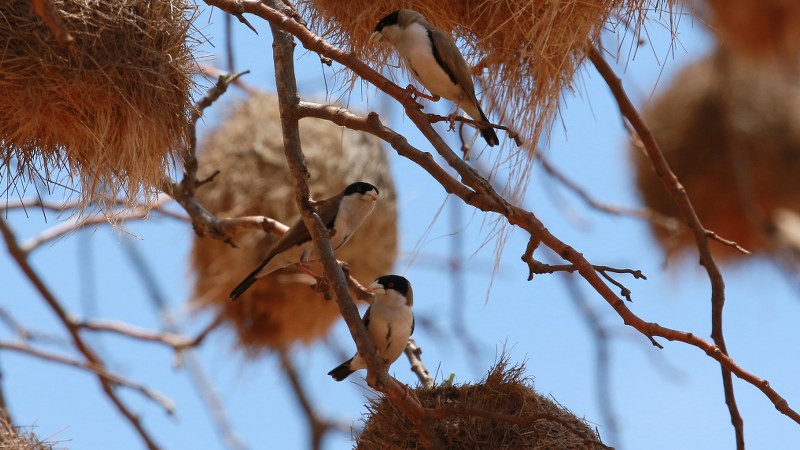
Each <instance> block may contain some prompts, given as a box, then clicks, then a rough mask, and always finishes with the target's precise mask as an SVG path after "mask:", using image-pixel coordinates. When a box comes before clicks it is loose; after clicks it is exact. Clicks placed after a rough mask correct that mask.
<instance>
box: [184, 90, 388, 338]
mask: <svg viewBox="0 0 800 450" xmlns="http://www.w3.org/2000/svg"><path fill="white" fill-rule="evenodd" d="M300 136H301V142H302V145H303V152H304V153H305V156H306V164H307V165H308V169H309V172H310V174H311V179H310V180H309V186H310V188H311V191H312V195H314V198H316V199H322V198H325V197H328V196H331V195H334V194H336V193H338V192H339V191H341V190H342V189H344V187H345V186H347V185H348V184H349V183H351V182H353V181H359V180H363V181H367V182H370V183H372V184H374V185H375V186H377V187H378V189H379V190H380V193H381V199H380V200H379V201H378V203H377V205H376V207H375V211H374V212H373V213H372V215H370V216H369V217H368V218H367V219H366V220H365V221H364V224H363V225H362V226H361V228H360V229H359V231H358V233H356V235H355V236H354V237H353V239H352V240H351V241H350V242H348V244H347V245H346V246H345V247H343V248H342V249H341V250H339V251H337V252H336V256H337V258H338V259H339V260H343V261H347V262H348V263H349V264H350V269H351V273H352V275H353V276H354V277H357V278H358V279H359V280H361V281H362V282H364V283H367V282H371V281H372V280H373V279H375V278H377V277H378V276H381V275H385V274H386V273H390V272H391V268H392V266H393V264H394V261H395V258H396V256H397V210H396V205H395V202H396V200H395V193H394V183H393V182H392V178H391V175H390V174H389V164H388V160H387V157H386V154H385V152H384V150H383V149H382V147H381V145H380V143H379V142H378V141H377V140H376V139H374V138H372V137H370V136H367V135H365V134H362V133H358V132H355V131H352V130H347V129H342V128H340V127H338V126H336V125H334V124H332V123H330V122H328V121H324V120H318V119H303V120H302V121H301V122H300ZM201 147H202V151H201V152H200V155H199V163H200V176H201V177H204V176H207V175H210V174H211V173H213V172H214V171H216V170H219V171H220V174H219V175H218V176H217V177H216V178H214V181H213V182H212V183H210V184H209V185H207V186H203V187H202V188H200V189H199V190H198V191H197V198H198V199H199V200H200V201H201V202H202V203H203V205H205V206H206V207H207V208H208V209H209V210H210V211H211V212H212V213H214V214H216V215H218V216H220V217H236V216H252V215H263V216H268V217H272V218H274V219H277V220H279V221H281V222H283V223H285V224H287V225H291V224H292V223H294V221H295V220H297V219H298V218H299V214H298V213H297V209H296V206H295V195H294V190H293V189H292V183H291V178H290V176H289V171H288V168H287V165H286V160H285V158H284V153H283V138H282V134H281V125H280V119H279V115H278V104H277V100H276V99H275V97H274V96H272V95H256V96H253V97H252V98H250V99H249V100H247V101H246V102H244V103H242V104H240V105H238V106H237V107H236V108H235V109H234V110H233V111H232V112H231V113H230V115H229V116H228V117H227V118H226V119H225V120H224V121H223V123H222V125H221V126H220V127H219V128H217V129H216V130H215V131H214V132H213V133H212V134H211V135H210V136H209V137H208V139H206V140H205V141H204V142H203V143H202V146H201ZM276 239H277V238H276V237H275V236H271V235H265V234H264V233H263V232H253V233H249V234H246V235H242V236H240V237H237V238H236V239H235V241H236V243H237V245H238V246H239V248H238V249H234V248H231V247H230V246H228V245H226V244H224V243H222V242H220V241H217V240H214V239H207V238H195V242H194V248H193V250H192V255H191V259H192V266H193V268H194V271H195V274H196V282H195V286H194V294H193V296H194V301H196V302H198V303H200V304H201V305H202V306H204V307H207V308H213V309H215V310H217V311H218V312H219V313H220V314H221V315H222V316H223V318H224V319H225V323H226V324H228V325H230V326H231V327H233V328H234V329H235V331H236V333H237V335H238V343H239V344H240V345H241V346H242V347H243V348H245V349H247V350H250V351H251V352H257V351H259V350H265V349H269V348H278V347H282V346H285V345H288V344H291V343H293V342H294V341H301V342H304V343H310V342H311V341H313V340H315V339H318V338H320V337H322V336H324V335H325V334H327V332H328V330H329V329H330V327H331V325H332V324H333V323H334V322H335V321H336V320H337V319H338V318H339V309H338V307H337V306H336V302H335V301H330V300H325V299H324V298H323V296H322V294H319V293H317V292H315V291H313V290H312V289H311V288H310V287H309V286H308V284H304V283H300V282H298V276H297V273H296V270H293V269H291V268H289V269H283V270H280V271H278V272H275V273H273V274H271V275H268V276H266V277H264V278H262V279H260V280H258V281H257V282H256V283H255V284H254V285H253V286H252V287H251V288H250V289H249V290H248V291H247V292H245V293H244V294H243V295H242V296H241V297H240V298H239V299H238V300H237V301H236V302H231V301H230V299H229V298H228V293H229V292H230V291H231V289H233V288H234V287H235V286H236V285H237V284H238V283H239V282H240V281H241V280H242V279H243V278H244V277H245V276H246V275H247V274H248V273H250V271H251V270H253V268H255V267H256V265H258V263H259V262H261V259H262V258H263V256H264V254H265V253H266V250H267V249H268V248H269V246H270V245H272V243H273V242H275V240H276Z"/></svg>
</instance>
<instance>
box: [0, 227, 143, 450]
mask: <svg viewBox="0 0 800 450" xmlns="http://www.w3.org/2000/svg"><path fill="white" fill-rule="evenodd" d="M0 234H2V235H3V238H4V239H5V241H6V246H7V247H8V252H9V254H10V255H11V257H12V258H13V259H14V260H15V261H16V263H17V265H18V266H19V268H20V270H22V272H23V273H24V274H25V276H26V277H27V278H28V280H30V282H31V283H32V284H33V286H34V287H35V288H36V290H37V291H38V292H39V294H40V295H41V297H42V298H43V299H44V300H45V302H46V303H47V305H48V306H49V307H50V309H51V310H53V312H54V313H55V314H56V316H57V317H58V319H59V321H60V322H61V324H62V325H64V327H65V328H66V329H67V332H68V333H69V335H70V337H71V339H72V342H73V344H74V345H75V348H77V349H78V351H79V352H80V353H82V354H83V356H84V357H85V358H86V361H87V363H88V364H90V365H91V366H92V367H96V368H97V369H98V370H105V364H104V363H103V361H102V360H101V359H100V357H99V356H97V354H96V353H95V352H94V350H92V348H91V347H89V346H88V344H86V343H85V342H84V340H83V338H82V337H81V335H80V330H79V328H78V327H77V326H75V325H74V324H73V323H72V321H71V320H70V315H69V314H68V313H67V311H66V310H65V309H64V307H63V306H61V303H59V301H58V300H57V299H56V298H55V296H54V295H53V294H52V293H51V292H50V290H49V289H48V288H47V286H45V284H44V281H42V279H41V278H39V276H38V275H37V274H36V272H35V271H34V270H33V268H32V267H31V266H30V264H29V263H28V255H27V254H26V253H25V252H24V251H23V250H22V249H21V248H20V247H19V244H18V243H17V240H16V236H15V235H14V233H13V231H11V228H9V227H8V225H7V224H6V221H5V220H4V219H2V218H0ZM97 378H98V381H99V382H100V385H101V387H102V388H103V392H105V394H106V396H107V397H108V398H109V399H110V400H111V402H112V403H113V404H114V405H115V406H116V407H117V410H119V412H120V413H122V415H123V416H124V417H125V418H126V419H127V420H128V422H130V423H131V425H133V427H134V429H136V431H137V432H138V433H139V436H140V437H141V438H142V440H143V441H144V443H145V445H146V446H147V447H148V448H149V449H151V450H157V449H158V448H159V447H158V445H156V443H155V441H154V440H153V439H152V438H151V437H150V435H149V434H148V433H147V431H146V430H145V429H144V426H143V425H142V423H141V420H140V419H139V416H138V415H136V414H134V413H133V412H132V411H131V410H129V409H128V407H127V406H126V405H125V404H124V403H123V402H122V400H121V399H120V398H119V397H118V396H117V393H116V392H115V390H114V385H113V384H112V383H111V382H110V381H109V380H108V379H106V378H104V377H103V376H101V375H98V376H97Z"/></svg>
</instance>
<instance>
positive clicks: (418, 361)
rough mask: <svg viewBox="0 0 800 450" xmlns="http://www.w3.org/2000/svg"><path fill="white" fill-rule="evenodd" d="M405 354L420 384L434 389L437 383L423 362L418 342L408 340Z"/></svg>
mask: <svg viewBox="0 0 800 450" xmlns="http://www.w3.org/2000/svg"><path fill="white" fill-rule="evenodd" d="M404 353H405V354H406V358H408V362H409V363H410V364H411V371H412V372H414V373H415V374H416V375H417V378H419V381H420V383H422V385H423V386H424V387H426V388H432V387H433V385H434V384H435V383H436V382H435V380H434V379H433V377H432V376H431V373H430V372H428V369H427V368H426V367H425V363H423V362H422V349H421V348H419V346H417V341H415V340H414V338H413V337H412V338H409V339H408V344H406V349H405V350H404Z"/></svg>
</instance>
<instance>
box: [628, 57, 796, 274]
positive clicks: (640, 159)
mask: <svg viewBox="0 0 800 450" xmlns="http://www.w3.org/2000/svg"><path fill="white" fill-rule="evenodd" d="M799 88H800V80H797V79H794V80H787V79H786V78H784V77H783V75H782V74H779V73H772V72H767V71H764V70H757V69H755V68H752V67H751V66H749V65H745V64H742V63H740V62H738V61H737V60H734V59H732V58H731V57H730V56H729V55H727V54H726V53H724V52H722V51H718V52H717V53H716V54H715V55H712V56H711V57H707V58H705V59H703V60H701V61H698V62H697V63H695V64H693V65H691V66H689V67H687V68H685V69H684V70H683V72H682V73H681V74H680V75H679V76H678V77H677V78H676V79H675V81H674V82H673V83H672V85H671V86H670V87H669V88H668V89H666V90H665V91H664V92H663V93H662V94H661V95H660V96H659V98H657V99H656V100H655V101H654V102H653V104H652V105H651V106H650V107H649V108H647V109H646V110H645V113H644V116H645V120H646V121H647V123H648V124H649V125H650V127H651V129H652V131H653V135H654V136H655V138H656V141H657V142H658V144H659V146H660V147H661V150H662V152H663V153H664V156H665V158H666V159H667V161H668V162H669V165H670V167H671V168H672V170H673V171H674V172H675V174H676V175H677V176H678V179H679V180H680V181H681V183H683V185H684V187H685V188H686V191H687V193H688V195H689V199H690V200H691V201H692V203H693V205H694V207H695V209H696V211H697V214H698V216H699V217H700V220H701V221H702V223H703V225H704V226H705V227H706V228H707V229H710V230H712V231H715V232H716V233H717V234H719V235H720V236H722V237H723V238H726V239H730V240H733V241H736V242H738V243H739V244H740V245H742V246H744V247H745V248H747V249H748V250H751V251H769V250H771V246H772V244H771V242H772V239H771V234H772V233H773V231H774V226H773V225H772V222H773V220H774V216H775V213H776V212H777V211H778V210H779V209H780V208H785V209H787V210H790V211H800V195H798V193H800V89H799ZM632 153H633V155H634V159H635V164H636V172H637V184H638V188H639V191H640V192H641V195H642V197H643V198H644V202H645V203H646V204H647V206H649V207H651V208H653V209H655V210H656V211H659V212H661V213H664V214H667V215H671V216H673V217H679V215H678V212H677V209H676V208H675V206H674V204H673V202H672V200H671V199H670V198H669V196H668V194H667V193H666V191H665V190H664V188H663V187H662V185H661V182H660V180H658V178H657V177H656V176H655V174H654V172H653V170H652V168H651V165H650V162H649V160H648V159H647V158H646V156H644V154H643V153H642V152H641V151H639V149H638V148H634V150H633V152H632ZM653 231H654V232H655V234H656V236H657V237H658V238H659V240H660V242H661V244H662V245H663V246H664V248H665V249H666V250H667V253H668V254H669V253H670V251H671V250H673V249H675V250H681V249H688V248H693V247H694V242H693V240H692V238H691V236H690V234H689V233H688V232H683V233H680V234H679V235H678V236H670V235H668V234H666V233H665V232H664V231H663V230H662V229H659V228H654V229H653ZM712 249H714V251H715V253H716V254H717V255H719V256H721V257H723V258H725V259H730V258H734V257H736V256H737V255H741V253H739V252H736V251H734V250H733V249H731V248H729V247H723V246H720V245H717V246H712Z"/></svg>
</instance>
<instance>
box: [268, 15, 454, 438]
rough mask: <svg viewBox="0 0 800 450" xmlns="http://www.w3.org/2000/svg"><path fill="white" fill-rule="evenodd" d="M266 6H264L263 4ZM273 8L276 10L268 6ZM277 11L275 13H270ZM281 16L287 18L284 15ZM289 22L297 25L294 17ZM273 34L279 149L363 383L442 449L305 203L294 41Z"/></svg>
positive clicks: (276, 32)
mask: <svg viewBox="0 0 800 450" xmlns="http://www.w3.org/2000/svg"><path fill="white" fill-rule="evenodd" d="M270 4H271V5H272V7H273V8H276V9H281V10H282V9H283V8H284V6H283V5H282V4H281V3H280V1H279V0H270ZM265 7H266V6H265ZM272 11H276V10H272ZM276 12H277V11H276ZM287 20H291V19H288V18H287ZM292 23H294V24H297V25H298V26H300V24H298V23H297V22H296V21H292ZM270 25H271V28H272V37H273V44H272V49H273V58H274V63H275V82H276V86H277V91H278V105H279V110H280V117H281V130H282V132H283V143H284V153H285V155H286V160H287V163H288V165H289V171H290V173H291V175H292V184H293V185H294V189H295V193H296V200H297V206H298V209H299V210H300V214H301V216H302V218H303V222H304V223H305V225H306V227H307V228H308V230H309V232H310V234H311V236H312V238H313V241H314V246H315V248H316V250H317V254H318V255H319V256H320V259H321V261H322V264H323V269H324V273H325V278H326V279H327V280H328V283H329V285H330V286H331V288H332V290H333V292H334V295H335V297H336V302H337V304H338V305H339V310H340V312H341V314H342V317H343V318H344V320H345V322H346V323H347V326H348V328H349V329H350V334H351V335H352V336H353V339H354V341H355V343H356V348H357V349H358V352H359V353H360V354H361V355H362V357H364V358H365V359H366V361H367V367H368V374H367V381H368V382H369V381H372V382H371V383H370V385H371V386H374V387H375V388H376V389H378V390H380V391H381V392H383V393H385V394H386V395H387V397H388V398H389V399H390V400H391V401H392V402H393V403H394V404H395V405H397V406H398V408H400V410H401V411H403V413H404V414H406V416H407V417H408V418H409V419H410V420H411V422H412V423H414V425H415V427H416V428H417V430H419V433H420V437H421V442H422V443H423V446H425V447H426V448H442V445H441V443H440V442H438V438H437V437H436V435H435V434H434V433H433V429H432V428H431V427H430V425H429V424H428V423H426V422H425V421H424V420H423V413H422V406H421V405H420V404H419V401H418V400H416V399H415V398H413V397H412V396H409V395H408V391H407V389H408V388H407V387H406V388H405V389H404V388H403V387H401V386H402V385H401V384H400V383H399V382H398V381H397V380H395V379H394V378H392V377H391V376H389V375H388V374H387V373H386V367H385V366H386V364H384V362H383V361H382V360H381V359H380V358H379V357H378V355H377V353H376V351H375V347H374V345H372V343H371V340H370V338H369V335H368V333H367V330H366V328H365V327H364V323H363V322H362V321H361V316H360V315H359V313H358V309H357V308H356V306H355V303H353V300H352V299H351V298H350V294H349V292H348V288H347V281H346V280H345V277H344V273H343V272H342V269H341V267H340V266H339V264H338V262H337V261H336V258H335V257H334V255H333V250H332V249H331V245H330V242H329V241H328V233H327V230H326V228H325V225H324V224H323V223H322V220H321V219H320V218H319V216H318V215H317V213H316V212H315V210H314V208H313V207H312V206H311V194H310V192H309V189H308V185H307V183H306V179H307V178H308V176H309V175H308V170H307V169H306V167H305V161H304V156H303V152H302V149H301V146H300V131H299V127H298V125H299V124H298V120H299V116H298V114H297V111H296V108H297V105H298V103H299V97H298V94H297V84H296V81H295V75H294V59H293V55H294V42H293V38H292V35H291V34H289V33H287V32H286V31H284V30H282V29H281V28H279V27H277V26H275V24H272V23H271V24H270Z"/></svg>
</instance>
